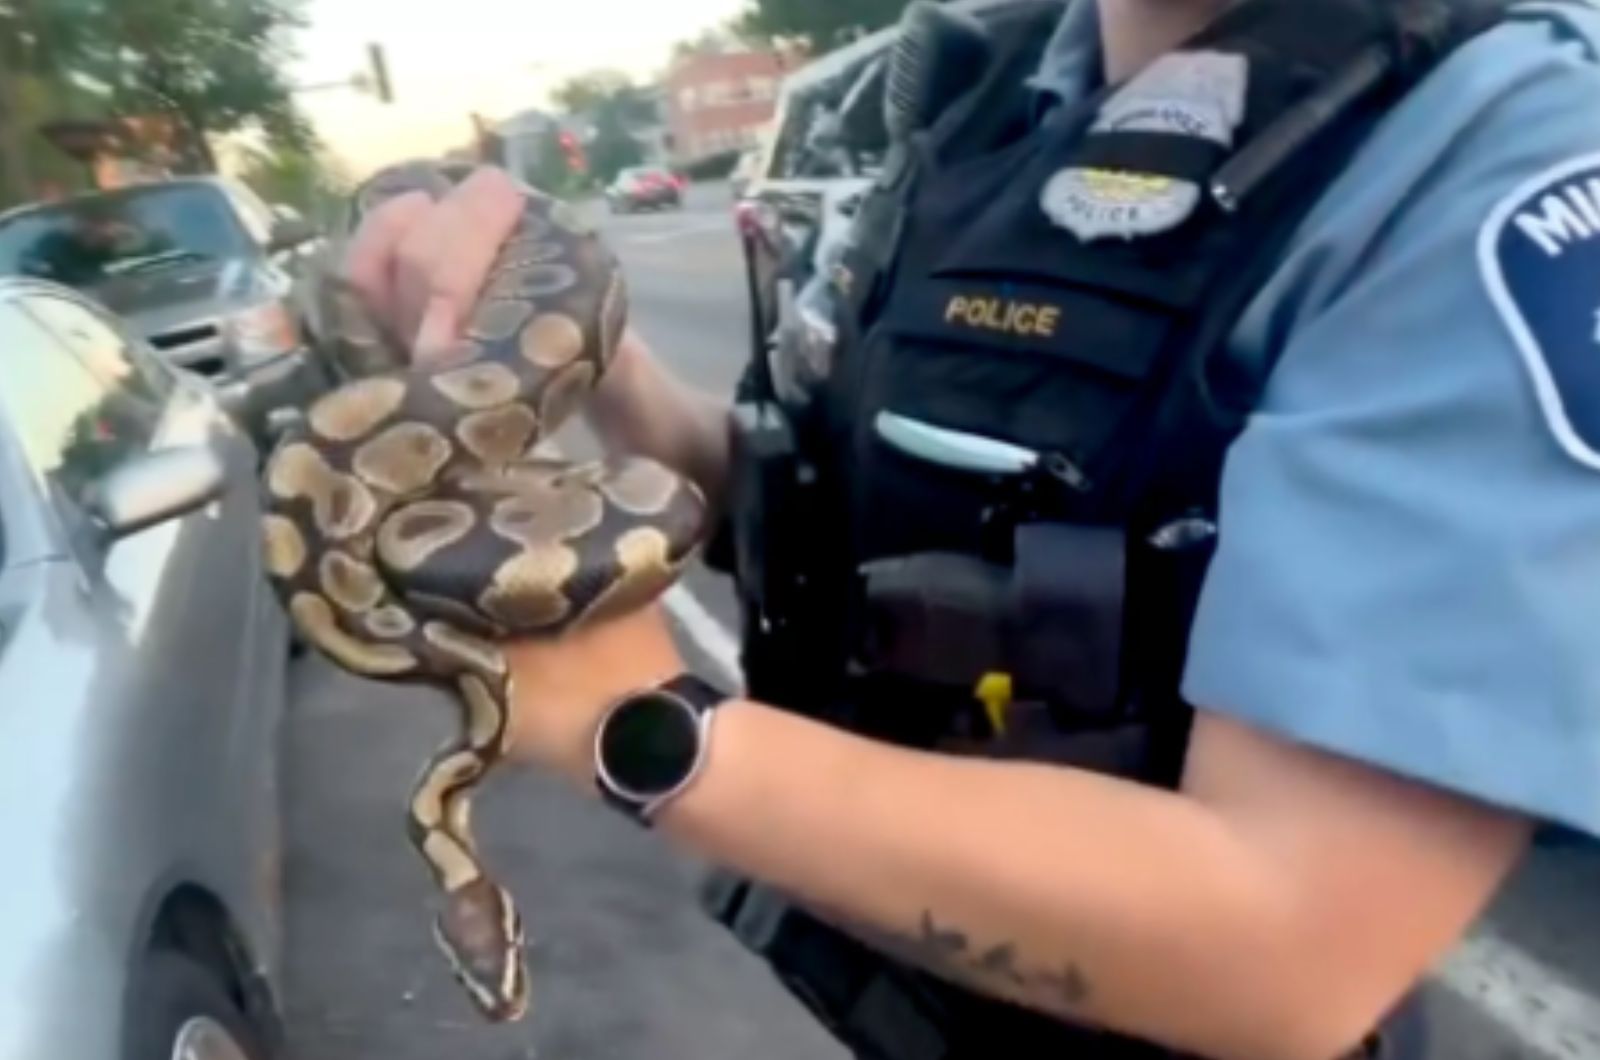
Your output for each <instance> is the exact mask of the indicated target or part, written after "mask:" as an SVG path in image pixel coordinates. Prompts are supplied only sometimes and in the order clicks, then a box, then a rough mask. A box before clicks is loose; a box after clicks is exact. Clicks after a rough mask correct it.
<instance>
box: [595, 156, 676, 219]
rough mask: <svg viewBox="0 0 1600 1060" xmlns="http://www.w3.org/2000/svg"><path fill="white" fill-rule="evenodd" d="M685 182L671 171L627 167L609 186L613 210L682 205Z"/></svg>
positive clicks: (674, 208) (651, 208)
mask: <svg viewBox="0 0 1600 1060" xmlns="http://www.w3.org/2000/svg"><path fill="white" fill-rule="evenodd" d="M684 184H685V181H684V180H683V178H682V177H680V176H678V175H677V174H676V173H673V172H671V171H670V170H666V169H660V168H656V167H650V166H639V167H635V168H632V169H624V170H623V171H622V172H621V173H618V174H617V179H616V180H614V181H612V182H611V186H610V187H609V188H607V189H606V203H607V205H609V206H610V207H611V212H612V213H633V212H635V211H637V210H669V209H670V210H678V209H682V208H683V188H684Z"/></svg>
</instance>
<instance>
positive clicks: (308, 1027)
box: [285, 186, 1600, 1060]
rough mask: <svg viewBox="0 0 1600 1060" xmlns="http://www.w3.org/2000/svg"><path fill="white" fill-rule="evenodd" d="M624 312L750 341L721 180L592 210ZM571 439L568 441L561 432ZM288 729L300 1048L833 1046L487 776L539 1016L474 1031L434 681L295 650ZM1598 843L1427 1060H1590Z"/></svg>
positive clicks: (623, 851) (554, 814) (720, 648)
mask: <svg viewBox="0 0 1600 1060" xmlns="http://www.w3.org/2000/svg"><path fill="white" fill-rule="evenodd" d="M606 225H607V228H608V230H609V232H610V234H611V238H612V241H613V243H614V245H615V246H616V247H617V249H618V252H619V253H620V254H621V256H622V258H623V259H624V261H625V263H626V265H627V267H628V271H629V278H630V283H631V286H632V291H633V306H634V321H635V324H636V325H637V326H638V327H639V328H640V329H641V330H642V331H643V332H644V333H645V335H646V336H647V337H648V338H649V339H650V341H651V343H652V344H653V345H654V346H655V348H656V350H657V352H658V353H659V354H660V355H661V356H663V357H664V358H665V359H666V360H668V361H669V362H670V363H671V364H672V365H673V367H674V368H675V369H676V370H677V371H678V372H679V373H680V374H681V375H683V376H684V377H685V378H687V379H688V380H690V381H691V382H694V383H696V384H698V385H700V386H704V387H707V388H710V389H714V390H720V391H726V390H727V389H728V388H729V387H730V386H731V384H732V381H733V378H734V376H735V374H736V373H737V372H738V370H739V368H740V366H741V364H742V359H743V357H744V356H745V355H746V352H747V348H748V322H747V321H748V318H747V316H746V314H745V305H744V293H743V281H742V273H741V272H740V263H739V256H738V249H737V244H736V242H735V239H734V236H733V231H732V226H731V220H730V217H729V202H728V197H727V192H726V190H725V188H722V187H720V186H712V187H707V188H697V189H695V191H694V195H693V197H692V198H691V202H690V206H689V209H688V210H686V211H685V212H683V213H669V214H659V215H647V216H640V217H627V218H619V219H615V220H607V221H606ZM576 444H578V445H580V446H581V445H582V441H581V439H579V440H578V441H577V443H576ZM686 590H687V591H685V592H680V593H676V594H675V595H674V598H673V599H672V600H671V601H670V603H671V605H672V609H673V611H674V613H675V615H676V616H677V617H678V618H679V619H680V624H681V628H682V632H683V634H684V636H683V639H684V643H685V647H686V650H687V651H688V652H689V654H690V657H691V658H693V659H695V660H697V661H698V664H699V665H701V666H702V667H704V668H706V669H708V670H711V671H716V670H718V669H722V670H725V669H726V668H727V667H728V666H729V665H731V663H732V659H731V648H732V641H731V637H730V634H729V633H728V630H729V629H731V628H732V627H733V617H734V613H733V605H732V600H731V597H730V596H729V594H728V592H727V589H726V587H725V586H724V585H722V584H721V583H720V582H719V581H718V580H717V579H716V578H713V577H712V576H710V575H708V574H706V573H705V572H696V573H694V574H692V575H691V577H690V578H689V579H688V580H687V583H686ZM292 679H293V689H294V692H295V703H294V706H293V709H292V712H291V719H290V728H289V733H288V740H287V753H288V759H287V761H288V765H287V776H286V778H285V781H286V782H285V790H286V792H287V797H288V800H289V805H288V814H289V828H288V831H289V851H288V855H289V856H288V865H287V887H288V895H287V899H288V900H287V908H288V914H289V923H288V964H287V980H288V999H287V1010H288V1017H289V1024H290V1043H291V1046H292V1047H293V1049H294V1055H295V1056H296V1057H297V1058H300V1060H374V1058H384V1060H437V1058H440V1057H451V1058H453V1060H532V1058H539V1060H756V1058H760V1060H839V1058H840V1057H841V1055H842V1054H841V1053H840V1051H839V1050H838V1049H837V1047H835V1046H834V1045H833V1044H832V1043H831V1042H830V1041H829V1040H828V1039H827V1038H826V1037H825V1036H824V1035H823V1034H822V1033H821V1032H820V1031H819V1030H818V1029H817V1028H816V1027H814V1026H813V1025H812V1024H811V1023H810V1021H809V1020H808V1019H807V1017H806V1016H805V1015H804V1014H803V1013H802V1012H800V1011H799V1010H798V1009H797V1008H796V1007H795V1006H794V1005H793V1004H792V1003H791V1002H790V1001H789V999H788V998H787V996H786V995H785V994H784V993H783V992H782V991H781V990H780V989H779V988H778V987H777V986H776V985H775V984H774V983H773V981H772V980H771V979H770V977H769V976H768V975H767V974H766V972H765V970H764V969H763V967H762V966H760V965H759V964H757V963H756V962H755V961H753V960H752V959H750V958H749V957H747V956H746V955H745V954H744V953H743V952H742V951H740V950H739V949H738V948H737V947H736V946H735V945H734V944H733V943H732V942H730V941H729V940H728V939H727V938H726V937H724V936H723V935H722V934H721V932H720V931H718V930H717V929H715V928H713V927H711V926H710V925H708V924H707V923H706V922H705V921H704V920H703V919H701V917H700V916H699V913H698V911H697V909H696V908H695V906H694V903H693V886H694V879H695V873H696V869H695V867H694V866H693V865H692V864H690V863H689V862H687V861H686V860H684V859H682V858H680V857H678V856H676V855H675V854H673V853H672V852H670V851H668V850H667V849H666V848H664V847H663V846H662V845H661V844H660V842H659V841H658V840H657V839H655V838H654V837H651V836H648V835H643V834H640V833H638V832H636V831H635V830H633V829H632V828H630V827H628V826H626V825H625V824H623V823H621V822H619V821H617V820H614V819H613V818H612V815H610V814H609V813H607V812H605V811H603V810H601V809H599V808H598V807H595V806H593V805H591V804H589V803H588V802H586V801H584V800H582V799H581V798H579V797H577V796H575V795H573V794H571V793H569V792H568V791H566V790H565V789H564V788H561V787H559V786H557V785H556V784H554V783H552V782H550V781H548V780H545V779H542V778H540V777H537V776H531V775H527V774H509V775H505V776H501V777H499V778H498V779H497V780H496V781H495V782H494V783H493V784H492V785H491V787H490V789H489V791H488V792H487V794H486V797H484V798H483V799H481V800H480V807H481V809H480V815H479V816H480V831H481V834H482V837H483V844H484V847H485V850H486V851H487V853H488V854H489V856H490V857H491V858H492V859H493V862H494V864H495V865H496V866H497V868H499V869H500V871H501V872H502V874H503V877H504V879H505V881H506V882H507V883H508V884H509V885H510V887H511V888H512V890H514V891H515V892H516V893H517V894H519V895H520V896H522V898H523V900H524V902H525V905H526V908H527V911H528V919H529V927H530V934H531V944H530V949H529V955H530V960H531V964H532V968H533V973H534V977H535V982H536V997H535V1002H534V1010H533V1013H532V1015H531V1017H530V1019H529V1021H528V1022H527V1023H525V1024H522V1025H519V1026H516V1027H512V1028H488V1027H485V1026H483V1025H482V1024H481V1023H479V1022H478V1020H477V1019H476V1017H475V1016H474V1015H473V1013H472V1012H471V1011H470V1009H469V1008H468V1006H467V1004H466V1002H465V1001H464V999H463V998H462V997H461V995H460V992H459V991H458V990H457V989H456V988H455V986H454V985H453V984H452V983H451V981H450V980H449V977H448V975H447V974H446V972H445V970H444V967H443V964H442V962H441V960H440V958H438V957H437V956H436V954H435V951H434V949H433V945H432V942H431V940H430V939H429V936H428V913H427V911H426V907H427V903H428V901H429V898H430V891H429V888H428V886H427V882H426V879H425V877H424V874H423V871H422V868H421V866H420V864H419V863H418V862H417V860H416V858H415V856H414V855H413V854H412V852H411V850H410V848H409V847H408V846H407V845H406V843H405V840H404V832H403V828H402V827H401V818H400V803H401V799H402V797H403V794H404V793H405V792H406V790H407V789H408V786H409V784H410V782H411V780H412V778H413V776H414V775H415V772H416V770H417V768H418V766H419V765H420V763H421V762H422V761H423V759H424V758H425V757H426V755H427V754H428V753H429V752H430V751H431V749H432V748H433V746H434V745H435V744H436V743H437V742H438V741H439V740H441V739H442V738H443V736H444V734H445V732H446V726H447V725H448V724H449V722H450V718H451V713H450V711H451V707H450V705H449V703H448V702H446V701H445V700H443V699H442V698H440V697H437V696H433V695H429V694H427V693H423V692H418V691H415V690H409V689H395V688H386V687H382V686H377V685H372V684H368V683H364V682H359V681H356V680H354V679H352V678H349V677H346V676H344V675H342V674H339V673H337V672H335V671H334V670H332V669H331V668H330V667H328V666H327V665H326V664H324V663H322V662H320V661H318V660H315V659H311V660H305V661H303V662H301V663H299V664H297V666H296V669H295V672H294V673H293V675H292ZM1597 991H1600V851H1597V849H1596V848H1595V847H1594V846H1592V845H1587V844H1580V843H1576V842H1571V841H1567V840H1564V839H1562V838H1560V837H1550V838H1548V839H1546V840H1544V841H1542V842H1541V844H1540V846H1539V848H1538V849H1537V850H1536V851H1535V852H1534V853H1533V855H1532V856H1531V857H1530V858H1529V859H1528V861H1527V863H1526V864H1525V865H1524V866H1523V868H1522V869H1521V871H1520V872H1519V873H1518V874H1517V876H1516V878H1515V879H1514V880H1513V881H1512V883H1511V885H1510V886H1509V887H1508V888H1507V889H1506V891H1505V893H1504V894H1503V895H1502V896H1501V898H1500V899H1499V900H1498V901H1497V902H1496V904H1495V906H1494V908H1493V909H1492V910H1491V911H1490V913H1489V915H1488V916H1486V917H1485V918H1484V921H1483V923H1482V924H1481V925H1480V927H1479V929H1478V931H1477V932H1476V933H1475V935H1474V937H1473V938H1472V939H1471V940H1470V941H1469V942H1468V943H1467V944H1466V945H1465V946H1463V947H1462V948H1461V950H1460V951H1459V952H1458V953H1457V954H1456V955H1454V956H1453V957H1452V958H1451V959H1450V961H1449V962H1447V963H1446V965H1445V967H1444V968H1443V969H1441V973H1440V975H1439V976H1437V977H1436V979H1435V981H1434V983H1433V985H1432V986H1430V988H1429V989H1428V991H1427V992H1426V1004H1427V1005H1428V1006H1429V1008H1430V1011H1431V1013H1432V1014H1433V1016H1434V1017H1435V1019H1434V1020H1433V1022H1434V1023H1435V1025H1436V1039H1435V1043H1434V1049H1433V1056H1434V1057H1435V1058H1436V1060H1523V1058H1526V1060H1552V1058H1559V1060H1590V1058H1600V1003H1597V1001H1596V992H1597Z"/></svg>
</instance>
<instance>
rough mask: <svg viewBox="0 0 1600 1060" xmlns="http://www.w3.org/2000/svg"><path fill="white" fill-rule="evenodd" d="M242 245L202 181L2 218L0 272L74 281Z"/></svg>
mask: <svg viewBox="0 0 1600 1060" xmlns="http://www.w3.org/2000/svg"><path fill="white" fill-rule="evenodd" d="M247 249H248V243H247V237H246V236H245V233H244V230H243V228H242V227H241V226H240V224H239V220H238V218H237V217H235V216H234V214H233V212H232V210H230V209H229V207H228V203H227V199H226V198H225V197H224V195H223V194H222V192H221V191H219V190H217V189H216V188H213V187H211V186H209V185H206V184H177V185H167V186H158V187H150V188H140V189H138V190H136V191H128V192H120V193H117V194H114V195H101V196H94V197H91V198H85V199H77V200H74V201H73V202H70V203H63V204H61V205H59V206H49V207H45V208H43V209H37V210H29V211H27V212H25V213H22V214H19V215H17V216H15V217H12V218H10V219H9V220H5V221H0V276H3V275H21V276H35V277H39V278H41V279H47V280H54V281H56V282H58V283H64V284H68V285H70V286H73V287H87V286H92V285H94V284H97V283H101V282H104V281H105V280H108V279H111V278H114V277H116V276H120V275H126V274H129V273H135V272H143V271H148V270H153V269H160V268H166V267H170V266H172V265H175V264H180V263H183V262H189V261H207V260H212V259H221V258H229V257H237V256H239V255H241V254H244V253H245V252H246V251H247Z"/></svg>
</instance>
